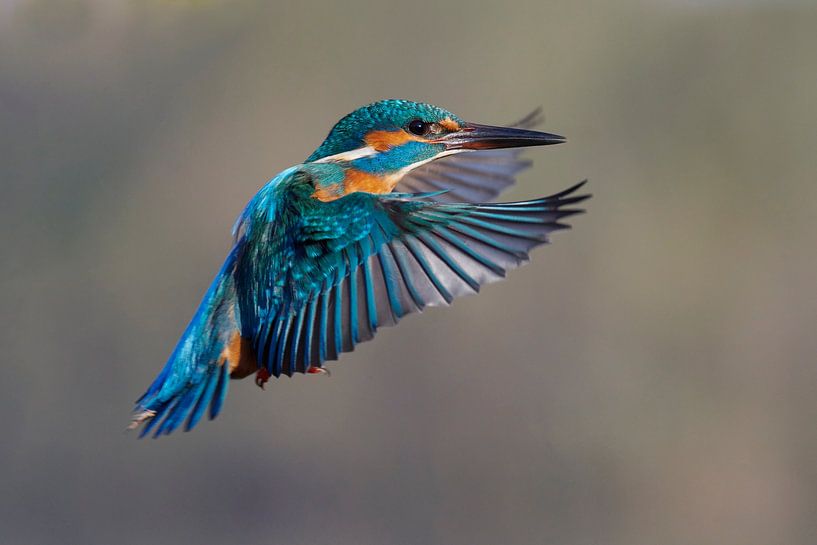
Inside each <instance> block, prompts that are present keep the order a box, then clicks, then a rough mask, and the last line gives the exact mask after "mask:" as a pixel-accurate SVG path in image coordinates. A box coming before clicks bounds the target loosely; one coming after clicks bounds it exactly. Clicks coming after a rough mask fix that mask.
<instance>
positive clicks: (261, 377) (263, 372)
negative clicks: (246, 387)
mask: <svg viewBox="0 0 817 545" xmlns="http://www.w3.org/2000/svg"><path fill="white" fill-rule="evenodd" d="M270 376H271V375H270V374H269V371H267V369H266V367H262V368H261V369H259V370H258V372H256V373H255V385H256V386H258V387H259V388H261V389H262V390H263V389H264V384H266V383H267V382H268V381H269V379H270Z"/></svg>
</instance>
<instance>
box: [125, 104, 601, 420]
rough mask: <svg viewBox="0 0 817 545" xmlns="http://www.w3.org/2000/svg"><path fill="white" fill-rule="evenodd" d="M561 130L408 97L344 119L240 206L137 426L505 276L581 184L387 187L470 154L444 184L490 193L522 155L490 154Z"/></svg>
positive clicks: (567, 211)
mask: <svg viewBox="0 0 817 545" xmlns="http://www.w3.org/2000/svg"><path fill="white" fill-rule="evenodd" d="M503 131H504V132H503ZM373 134H374V136H372V135H373ZM558 138H560V137H555V136H553V135H547V134H546V133H536V132H533V131H528V130H521V129H500V128H496V127H485V126H481V125H468V124H466V123H464V122H462V121H461V120H460V119H459V118H457V117H456V116H454V115H453V114H451V113H450V112H447V111H445V110H442V109H439V108H436V107H433V106H429V105H423V104H418V103H410V102H407V101H383V102H381V103H376V104H374V105H370V106H368V107H365V108H362V109H361V110H359V111H358V112H355V113H354V114H351V115H350V116H347V118H344V119H343V120H341V122H339V123H338V125H336V127H335V128H334V129H333V131H332V132H331V133H330V135H329V137H328V138H327V141H326V142H324V144H322V145H321V147H319V148H318V150H317V151H316V152H315V153H314V154H313V155H312V156H311V157H310V161H308V162H307V163H304V164H301V165H297V166H295V167H292V168H289V169H287V170H285V171H283V172H282V173H281V174H279V175H278V176H276V177H275V178H274V179H272V180H271V181H270V182H269V183H268V184H266V185H265V186H264V187H263V188H261V190H259V192H258V193H257V194H256V195H255V196H254V197H253V199H252V200H251V201H250V202H249V204H248V205H247V207H246V208H245V209H244V211H243V212H242V214H241V215H240V217H239V219H238V220H237V221H236V225H235V227H234V236H235V243H234V246H233V248H232V250H231V251H230V253H229V254H228V256H227V259H226V261H225V263H224V265H223V266H222V268H221V270H220V271H219V273H218V275H217V276H216V278H215V280H214V281H213V284H212V285H211V287H210V289H209V290H208V291H207V293H206V294H205V297H204V300H203V301H202V303H201V306H200V307H199V310H198V311H197V312H196V314H195V316H194V317H193V320H192V321H191V323H190V325H189V326H188V327H187V329H186V330H185V332H184V334H183V335H182V338H181V339H180V341H179V343H178V345H177V347H176V349H175V350H174V351H173V353H172V355H171V356H170V359H169V360H168V362H167V364H166V365H165V367H164V368H163V369H162V371H161V372H160V373H159V376H158V377H157V378H156V380H155V381H154V382H153V384H151V386H150V387H149V388H148V390H147V392H145V394H144V395H143V396H142V397H141V398H140V399H139V400H138V401H137V407H136V414H135V416H134V420H133V426H134V427H135V426H137V425H139V424H141V423H145V424H144V427H143V429H142V432H141V435H142V436H144V435H147V434H149V433H151V432H152V433H154V436H160V435H164V434H169V433H171V432H172V431H174V430H175V429H177V428H178V427H180V426H181V425H182V424H183V423H184V424H185V429H186V430H189V429H192V428H193V427H194V426H195V425H196V424H197V423H198V421H199V420H200V419H201V418H202V416H204V414H205V412H207V414H208V416H209V417H210V418H211V419H212V418H215V417H216V416H217V415H218V414H219V412H220V410H221V408H222V406H223V403H224V399H225V397H226V394H227V390H228V385H229V379H230V378H231V377H232V378H242V377H244V376H247V375H249V374H252V373H257V378H256V382H257V383H258V384H259V385H263V383H264V382H266V380H267V378H268V377H269V376H274V377H278V376H280V375H281V374H285V375H288V376H291V375H292V374H293V373H306V372H314V371H317V370H320V369H321V368H322V367H323V365H324V362H326V361H327V360H332V359H336V358H337V357H339V355H340V354H341V353H343V352H348V351H351V350H353V349H354V347H355V345H356V344H358V343H360V342H363V341H366V340H369V339H371V338H372V337H373V336H374V335H375V333H376V332H377V330H378V328H379V327H381V326H386V325H393V324H395V323H396V322H397V321H398V320H399V319H400V318H402V317H403V316H404V315H406V314H408V313H411V312H416V311H420V310H423V309H424V308H425V307H427V306H434V305H440V304H450V303H451V302H452V301H453V299H454V297H456V296H459V295H464V294H467V293H474V292H477V291H479V289H480V287H481V286H482V285H483V284H485V283H487V282H491V281H494V280H497V279H500V278H502V277H504V276H505V272H506V271H507V270H508V269H510V268H514V267H516V266H518V265H519V264H521V263H522V262H524V261H525V260H527V258H528V252H529V251H530V249H531V248H532V247H534V246H536V245H539V244H543V243H545V242H547V240H548V234H549V233H550V232H552V231H554V230H557V229H561V228H564V227H566V225H564V224H562V223H561V222H560V220H561V219H562V218H564V217H566V216H569V215H571V214H575V213H577V212H580V210H578V209H575V208H569V206H570V205H573V204H576V203H578V202H580V201H581V200H583V199H585V198H587V196H582V195H578V196H577V195H575V191H576V190H577V189H578V188H579V187H580V186H581V184H579V185H577V186H574V187H572V188H570V189H568V190H565V191H563V192H560V193H558V194H556V195H553V196H551V197H544V198H540V199H533V200H529V201H523V202H516V203H504V204H477V203H454V202H450V200H449V199H448V198H447V195H448V193H447V191H446V190H445V189H443V190H442V191H440V188H439V187H437V186H436V185H435V184H429V185H435V186H434V187H431V188H430V189H431V190H432V192H431V193H429V192H423V191H415V192H392V191H393V190H394V189H395V188H396V185H398V184H399V183H401V181H402V179H403V176H404V175H405V174H406V172H408V171H409V170H412V169H415V168H416V165H417V164H418V163H422V162H424V161H427V160H429V159H434V158H436V157H440V158H439V159H437V161H441V162H442V161H446V160H449V161H450V159H451V157H454V156H456V155H459V154H463V155H470V154H473V155H474V156H476V159H475V160H474V161H473V162H471V163H469V162H467V161H466V162H463V161H460V162H458V163H453V162H451V163H449V164H448V166H446V167H445V169H447V170H445V171H444V175H443V176H442V177H441V178H440V179H441V180H443V181H445V180H458V182H456V183H454V184H453V186H454V187H453V190H454V191H463V188H464V187H466V186H470V187H471V188H473V189H474V190H475V191H483V192H484V191H485V189H484V188H485V187H488V186H489V185H490V180H491V179H492V176H500V177H504V176H506V175H507V174H505V173H508V172H512V173H515V172H516V171H517V170H518V168H519V164H520V163H519V160H518V158H517V156H516V151H515V150H510V152H511V153H510V154H509V155H507V156H505V157H504V158H503V157H502V156H499V155H493V156H488V155H486V154H489V153H492V154H496V153H498V152H497V151H495V148H502V147H508V146H521V145H537V144H543V143H555V142H556V140H555V139H558ZM558 141H561V140H558ZM381 148H382V149H381ZM486 150H490V151H486ZM466 151H468V152H469V153H468V154H465V153H464V152H466ZM434 162H436V161H434ZM430 164H433V162H432V163H430ZM474 165H477V166H474ZM417 170H419V169H417ZM425 176H426V175H425V174H422V173H421V175H420V176H419V177H418V178H415V179H414V180H413V181H411V180H410V181H409V182H410V183H413V184H418V183H420V182H418V180H423V179H425V178H424V177H425ZM500 185H501V184H500ZM397 189H398V190H400V191H402V189H404V188H403V187H398V188H397Z"/></svg>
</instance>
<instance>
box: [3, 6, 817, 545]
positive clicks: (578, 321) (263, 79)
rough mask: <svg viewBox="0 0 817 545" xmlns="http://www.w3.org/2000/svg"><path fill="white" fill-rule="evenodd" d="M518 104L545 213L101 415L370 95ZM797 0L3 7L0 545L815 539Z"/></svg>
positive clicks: (816, 478)
mask: <svg viewBox="0 0 817 545" xmlns="http://www.w3.org/2000/svg"><path fill="white" fill-rule="evenodd" d="M387 97H396V98H410V99H414V100H422V101H427V102H432V103H434V104H437V105H440V106H443V107H446V108H448V109H451V110H453V111H454V112H456V113H457V114H458V115H460V116H461V117H463V118H465V119H468V120H472V121H476V122H481V123H497V124H498V123H502V122H507V121H510V120H512V119H514V118H518V117H520V116H522V115H523V114H525V113H526V112H528V111H529V110H530V109H532V108H534V107H536V106H537V105H540V104H541V105H542V106H543V107H544V111H545V114H546V116H547V121H546V124H545V130H548V131H552V132H556V133H558V134H563V135H565V136H567V137H568V140H569V141H568V143H567V144H565V145H561V146H555V147H549V148H543V149H534V150H531V151H529V152H528V156H529V157H531V158H533V159H535V165H534V167H533V168H532V169H531V170H529V171H527V172H525V173H524V174H523V175H522V176H521V178H520V183H519V184H518V186H516V187H515V188H513V189H512V190H511V191H510V192H509V193H507V194H506V195H505V197H507V198H508V199H515V198H529V197H534V196H540V195H544V194H549V193H552V192H555V191H557V190H560V189H563V188H565V187H567V186H568V185H570V184H572V183H575V182H577V181H578V180H580V179H583V178H589V179H590V183H589V186H588V188H589V190H590V191H592V192H593V193H594V198H593V199H592V200H591V201H590V202H589V203H587V207H588V214H586V215H584V216H580V217H577V218H574V220H573V221H572V223H573V224H574V229H573V230H572V231H568V232H563V233H558V234H557V235H556V236H555V237H554V243H553V244H552V245H551V246H549V247H546V248H542V249H539V250H537V251H535V253H534V255H533V259H532V262H531V264H530V265H529V266H527V267H525V268H523V269H520V270H518V271H515V272H513V273H511V274H510V275H509V279H508V280H507V281H505V282H503V283H501V284H496V285H491V286H489V287H487V288H486V289H484V290H483V293H481V294H480V295H479V296H478V297H470V298H465V299H462V300H459V301H457V302H456V303H455V304H454V306H453V307H452V308H449V309H433V310H429V311H428V312H426V313H424V314H423V315H422V316H411V317H408V318H406V319H405V320H404V321H403V322H402V323H401V324H400V326H399V327H398V328H395V329H385V330H382V331H381V332H380V334H379V335H378V337H377V339H376V340H375V341H373V342H370V343H366V344H364V345H361V346H359V347H358V349H357V350H356V351H355V352H354V353H352V354H347V355H346V356H344V357H343V359H342V360H341V361H340V362H338V363H335V364H332V365H331V369H332V371H333V374H332V376H331V378H324V377H313V376H309V377H304V376H298V377H295V378H292V379H286V378H284V379H281V380H279V381H276V382H273V383H270V384H269V385H268V388H267V391H266V392H262V391H260V390H259V389H258V388H256V387H255V385H253V383H252V381H249V380H245V381H242V382H233V383H232V384H231V390H230V395H229V397H228V400H227V404H226V408H225V412H224V413H223V414H222V416H220V417H219V418H218V419H217V420H216V421H215V422H212V423H211V422H206V423H203V424H201V425H200V426H199V427H198V428H197V429H196V430H195V432H194V433H190V434H182V433H178V434H176V435H174V436H171V437H169V438H164V439H162V440H158V441H152V440H144V441H137V440H136V438H135V437H134V436H133V435H130V434H124V433H123V432H122V430H123V428H124V426H125V424H126V423H127V421H128V417H129V411H130V409H131V407H132V401H133V400H134V399H135V398H136V397H137V396H138V395H139V394H141V393H142V392H143V391H144V389H145V387H146V386H147V385H148V383H149V382H150V381H151V380H152V379H153V377H154V376H155V374H156V373H157V372H158V370H159V368H160V367H161V366H162V364H163V363H164V360H165V358H166V357H167V355H168V354H169V352H170V351H171V349H172V348H173V345H174V343H175V341H176V339H177V338H178V336H179V334H180V333H181V331H182V329H183V328H184V326H185V325H186V323H187V320H188V319H189V318H190V316H191V314H192V312H193V310H194V308H195V306H196V305H197V304H198V300H199V298H200V296H201V295H202V293H203V292H204V290H205V289H206V287H207V285H208V284H209V282H210V280H211V278H212V276H213V275H214V274H215V271H216V270H217V267H218V266H219V264H220V262H221V260H222V259H223V257H224V255H225V253H226V251H227V249H228V245H229V243H230V235H229V230H230V227H231V225H232V222H233V219H234V218H235V216H236V215H237V214H238V212H239V211H240V210H241V208H242V206H243V204H244V203H245V202H246V201H247V200H248V199H249V198H250V197H251V196H252V195H253V193H254V192H255V191H256V190H257V189H258V188H259V187H260V186H261V185H262V184H263V183H264V182H265V181H266V180H268V179H269V178H271V177H272V176H273V175H275V174H276V173H277V172H279V171H280V170H282V169H284V168H285V167H287V166H289V165H291V164H293V163H297V162H299V161H302V160H303V159H304V158H305V157H306V156H307V155H308V154H309V153H310V152H311V151H312V150H313V149H314V148H315V147H317V145H318V144H319V143H320V142H321V140H322V139H323V137H324V136H325V134H326V133H327V131H328V130H329V128H330V127H331V126H332V124H333V123H334V122H335V121H336V120H337V119H339V118H340V117H341V116H342V115H344V114H346V113H348V112H349V111H351V110H353V109H354V108H356V107H358V106H360V105H362V104H365V103H368V102H370V101H373V100H376V99H380V98H387ZM815 181H817V4H815V3H814V2H806V1H804V2H784V1H779V0H778V1H771V0H770V1H768V2H763V1H743V2H741V1H738V0H734V1H718V2H715V1H712V2H706V1H703V0H699V1H692V0H688V1H682V0H676V1H670V0H663V1H657V0H656V1H652V2H647V1H627V2H610V1H596V2H580V1H567V0H565V1H553V2H550V1H548V2H545V1H541V0H530V1H526V2H518V3H516V2H511V3H495V4H491V3H480V2H465V1H463V2H439V3H437V2H434V3H423V2H415V1H412V2H399V3H390V2H377V3H347V2H344V3H340V2H338V3H308V2H256V3H252V2H216V1H210V2H205V1H201V2H193V1H188V2H171V1H167V2H160V1H152V2H137V1H132V2H121V3H120V2H114V1H102V0H97V1H79V0H71V1H60V2H54V1H46V0H40V1H33V2H25V1H20V0H0V188H2V193H0V195H2V198H0V227H2V229H0V250H2V260H0V349H1V350H2V354H3V363H2V365H0V414H2V419H3V426H2V432H3V433H2V439H1V440H0V490H1V491H2V492H0V542H2V543H4V544H6V543H7V544H14V545H16V544H116V545H120V544H122V545H128V544H144V543H151V544H160V545H162V544H174V545H176V544H221V543H231V544H304V545H312V544H318V545H322V544H378V545H379V544H384V545H385V544H432V543H434V544H436V543H439V544H452V545H457V544H463V545H483V544H484V545H496V544H502V545H506V544H507V545H517V544H560V545H562V544H563V545H595V544H605V545H608V544H609V545H656V544H660V545H675V544H678V545H688V544H695V545H705V544H717V545H733V544H734V545H753V544H757V545H765V544H786V545H800V544H802V545H811V544H814V543H817V398H816V397H815V391H817V332H815V325H816V324H817V288H815V283H816V281H817V222H815V215H817V184H815Z"/></svg>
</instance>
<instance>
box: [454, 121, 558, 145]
mask: <svg viewBox="0 0 817 545" xmlns="http://www.w3.org/2000/svg"><path fill="white" fill-rule="evenodd" d="M438 141H439V142H441V143H444V144H445V146H446V149H469V150H480V149H498V148H521V147H524V146H549V145H550V144H561V143H563V142H566V141H567V139H566V138H565V137H564V136H559V135H558V134H549V133H546V132H539V131H529V130H526V129H514V128H511V127H492V126H491V125H479V124H477V123H463V124H462V126H461V128H460V130H458V131H456V132H452V133H450V134H447V135H445V136H443V137H442V138H440V139H439V140H438Z"/></svg>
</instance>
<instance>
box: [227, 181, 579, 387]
mask: <svg viewBox="0 0 817 545" xmlns="http://www.w3.org/2000/svg"><path fill="white" fill-rule="evenodd" d="M579 187H581V184H579V185H576V186H574V187H572V188H570V189H568V190H566V191H564V192H560V193H558V194H556V195H553V196H550V197H545V198H541V199H534V200H530V201H522V202H516V203H503V204H487V205H483V204H470V203H459V204H453V203H441V202H433V201H427V200H424V199H423V197H424V196H423V195H419V196H418V195H407V194H387V195H374V194H368V193H353V194H350V195H347V196H346V197H343V198H341V199H338V200H336V201H332V202H329V203H323V204H322V205H321V208H320V210H314V211H310V210H309V209H308V208H306V209H302V210H300V212H299V214H300V217H301V219H302V224H305V225H308V226H309V229H306V230H305V229H299V228H297V227H296V228H294V229H292V230H291V233H292V235H291V236H292V237H293V238H292V240H291V241H290V243H291V244H292V245H293V247H295V248H312V250H311V253H310V260H309V264H310V265H309V267H307V268H305V269H304V270H300V271H299V272H297V274H296V273H295V269H297V267H296V266H294V265H292V266H290V267H289V269H288V270H282V271H279V273H278V274H279V275H283V276H286V275H290V276H293V275H294V276H297V278H298V279H299V282H297V283H296V282H293V281H291V280H290V282H289V285H288V286H285V288H284V289H283V290H282V291H281V294H282V296H281V299H280V301H279V302H278V303H276V304H277V305H278V306H279V307H280V308H281V309H284V310H282V311H280V312H279V311H277V310H271V311H268V312H262V313H260V314H259V315H258V316H257V317H251V318H250V320H254V325H252V326H251V327H254V328H255V330H257V331H262V332H264V331H267V330H270V331H274V334H272V337H273V340H272V341H271V342H270V341H267V342H268V343H270V344H272V345H276V350H272V349H265V347H264V340H263V339H264V337H265V335H264V334H263V333H262V334H261V335H260V337H259V338H260V339H261V341H260V342H259V343H258V344H257V350H258V351H259V353H266V354H268V356H267V357H268V358H270V361H269V362H268V364H267V365H268V367H269V368H270V369H271V374H272V375H274V376H279V375H280V374H281V373H282V372H283V374H287V375H291V374H292V373H295V372H301V373H302V372H305V371H306V370H308V369H309V368H310V367H321V366H322V365H323V364H324V362H325V361H327V360H334V359H337V358H338V357H339V355H340V354H342V353H343V352H349V351H351V350H353V349H354V347H355V345H357V344H358V343H360V342H363V341H366V340H369V339H371V338H372V337H373V336H374V335H375V333H376V332H377V330H378V328H380V327H384V326H390V325H394V324H396V323H397V321H399V319H400V318H402V317H403V316H405V315H406V314H408V313H412V312H417V311H420V310H422V309H423V308H425V307H427V306H434V305H445V304H450V303H451V302H452V301H453V299H454V298H455V297H457V296H461V295H466V294H469V293H475V292H477V291H479V289H480V287H481V286H482V285H484V284H486V283H489V282H493V281H496V280H499V279H501V278H503V277H504V276H505V274H506V271H507V270H509V269H512V268H515V267H517V266H518V265H519V264H521V263H523V262H524V261H526V260H527V257H528V252H529V251H530V249H531V248H532V247H534V246H536V245H539V244H544V243H546V242H547V241H548V235H549V233H551V232H553V231H555V230H558V229H562V228H565V227H566V225H564V224H562V223H560V221H559V220H560V219H562V218H564V217H567V216H570V215H572V214H576V213H579V212H581V210H579V209H576V208H569V207H568V206H569V205H573V204H576V203H578V202H580V201H581V200H584V199H585V198H587V196H575V192H576V191H577V190H578V188H579ZM313 213H314V214H316V215H315V216H311V214H313ZM317 214H320V215H321V216H318V215H317ZM339 215H340V216H344V215H345V216H348V217H355V218H356V223H357V226H358V227H359V228H358V227H354V226H352V227H350V226H349V225H343V223H342V222H337V221H336V219H337V217H338V216H339ZM319 217H325V218H327V219H326V222H327V223H330V224H332V225H333V226H334V227H331V228H330V227H327V226H324V225H321V221H320V219H319ZM270 228H274V227H272V226H270ZM330 232H331V233H332V234H330ZM310 268H311V269H314V270H311V269H310ZM306 269H310V270H306ZM240 277H241V274H239V278H240ZM307 277H311V278H315V279H316V280H315V281H314V282H313V283H312V287H311V288H310V289H308V290H304V289H303V283H302V280H303V279H304V278H307ZM262 307H263V305H262ZM267 315H271V316H276V318H275V320H276V325H275V327H272V328H271V327H270V325H269V323H267V321H266V320H265V319H264V318H263V317H264V316H267ZM266 336H268V335H266Z"/></svg>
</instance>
